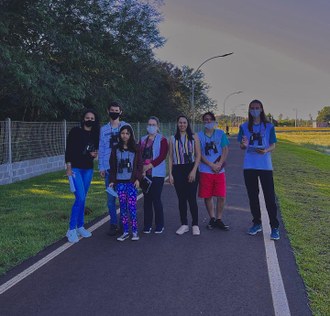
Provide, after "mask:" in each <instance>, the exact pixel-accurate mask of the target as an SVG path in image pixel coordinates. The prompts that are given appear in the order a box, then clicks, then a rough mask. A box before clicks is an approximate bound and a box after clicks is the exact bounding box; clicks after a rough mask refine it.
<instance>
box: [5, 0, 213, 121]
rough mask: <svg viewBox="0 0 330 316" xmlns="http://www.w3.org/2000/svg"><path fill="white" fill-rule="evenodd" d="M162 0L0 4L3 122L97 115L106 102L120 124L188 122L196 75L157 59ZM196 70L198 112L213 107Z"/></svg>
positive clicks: (20, 0)
mask: <svg viewBox="0 0 330 316" xmlns="http://www.w3.org/2000/svg"><path fill="white" fill-rule="evenodd" d="M160 6H161V3H160V1H157V0H155V1H143V0H140V1H138V0H0V120H3V119H5V118H6V117H10V118H11V119H13V120H22V121H51V120H62V119H67V120H77V118H78V115H79V113H80V112H81V110H82V109H84V108H86V107H88V108H94V109H96V110H97V111H98V112H99V113H100V114H101V116H103V115H104V114H105V113H106V112H105V109H106V107H107V105H108V104H109V102H110V101H113V100H116V101H119V102H121V103H122V104H123V105H124V113H125V119H127V120H130V121H143V120H145V119H146V118H147V117H149V116H150V115H151V114H152V115H157V116H159V117H160V119H161V120H173V119H174V118H175V117H176V116H177V115H178V114H179V113H184V114H186V115H188V116H191V114H192V113H191V109H190V88H191V75H192V73H193V69H191V68H189V67H187V66H183V67H178V66H175V65H173V64H171V63H169V62H166V61H161V60H158V59H157V58H156V57H155V53H154V52H155V50H156V49H157V48H160V47H162V46H163V45H164V44H165V42H166V40H165V38H164V37H163V36H162V35H161V34H160V31H159V24H160V23H161V21H162V16H161V13H160ZM203 79H204V75H203V73H202V72H201V71H199V72H198V73H196V75H194V81H195V84H196V86H195V110H196V111H197V114H198V113H199V112H202V111H205V110H210V109H212V108H214V107H215V102H214V100H212V99H210V98H209V97H208V95H207V92H208V89H209V86H208V85H207V84H206V83H205V82H204V81H203Z"/></svg>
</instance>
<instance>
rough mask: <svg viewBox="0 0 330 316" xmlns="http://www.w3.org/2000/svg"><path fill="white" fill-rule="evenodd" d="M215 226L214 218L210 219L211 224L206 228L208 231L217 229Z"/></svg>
mask: <svg viewBox="0 0 330 316" xmlns="http://www.w3.org/2000/svg"><path fill="white" fill-rule="evenodd" d="M215 224H216V222H215V218H214V217H212V218H211V219H210V221H209V223H208V224H207V226H206V228H207V229H213V228H214V227H215Z"/></svg>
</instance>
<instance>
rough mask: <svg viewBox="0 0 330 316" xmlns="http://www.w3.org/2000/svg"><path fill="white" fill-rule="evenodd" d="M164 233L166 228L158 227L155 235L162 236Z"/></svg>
mask: <svg viewBox="0 0 330 316" xmlns="http://www.w3.org/2000/svg"><path fill="white" fill-rule="evenodd" d="M163 231H164V227H156V229H155V234H161V233H162V232H163Z"/></svg>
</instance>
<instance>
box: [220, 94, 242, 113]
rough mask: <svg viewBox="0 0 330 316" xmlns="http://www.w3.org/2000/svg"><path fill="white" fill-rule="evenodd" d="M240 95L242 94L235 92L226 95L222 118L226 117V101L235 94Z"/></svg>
mask: <svg viewBox="0 0 330 316" xmlns="http://www.w3.org/2000/svg"><path fill="white" fill-rule="evenodd" d="M240 93H243V91H235V92H232V93H230V94H228V95H227V96H226V97H225V99H224V100H223V116H224V117H225V116H226V101H227V100H228V99H229V98H230V97H231V96H232V95H235V94H240Z"/></svg>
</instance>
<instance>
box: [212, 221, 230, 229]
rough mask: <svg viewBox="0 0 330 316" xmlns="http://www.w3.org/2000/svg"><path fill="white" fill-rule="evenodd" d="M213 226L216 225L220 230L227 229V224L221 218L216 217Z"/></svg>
mask: <svg viewBox="0 0 330 316" xmlns="http://www.w3.org/2000/svg"><path fill="white" fill-rule="evenodd" d="M215 227H217V228H219V229H221V230H229V226H228V225H226V224H225V223H224V222H223V221H222V220H221V219H217V220H216V221H215Z"/></svg>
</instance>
